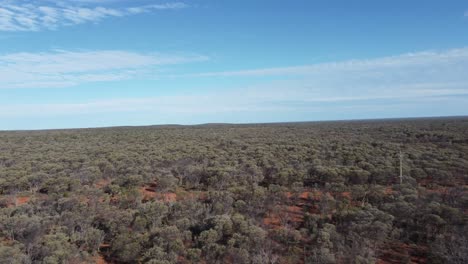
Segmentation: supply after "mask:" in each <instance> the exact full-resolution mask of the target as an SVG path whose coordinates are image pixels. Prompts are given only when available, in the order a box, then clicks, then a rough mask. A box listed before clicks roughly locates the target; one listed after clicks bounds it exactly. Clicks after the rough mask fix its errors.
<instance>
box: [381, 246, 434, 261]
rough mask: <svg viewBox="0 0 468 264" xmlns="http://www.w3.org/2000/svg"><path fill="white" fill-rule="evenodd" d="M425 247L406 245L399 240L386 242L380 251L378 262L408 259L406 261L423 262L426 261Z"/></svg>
mask: <svg viewBox="0 0 468 264" xmlns="http://www.w3.org/2000/svg"><path fill="white" fill-rule="evenodd" d="M426 251H427V248H425V247H421V246H416V245H408V244H404V243H401V242H394V243H387V244H386V245H385V248H383V249H382V250H381V251H380V257H379V259H378V260H377V263H378V264H397V263H403V262H406V261H408V263H414V264H423V263H426V262H427V259H426V257H424V256H425V255H426Z"/></svg>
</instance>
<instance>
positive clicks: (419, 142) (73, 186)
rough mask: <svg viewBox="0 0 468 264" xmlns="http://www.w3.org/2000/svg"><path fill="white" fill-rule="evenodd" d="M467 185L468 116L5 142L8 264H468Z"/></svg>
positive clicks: (1, 213) (3, 243) (38, 135)
mask: <svg viewBox="0 0 468 264" xmlns="http://www.w3.org/2000/svg"><path fill="white" fill-rule="evenodd" d="M400 151H401V153H402V154H403V176H404V177H403V183H400V179H399V173H400V172H399V166H400V159H399V153H400ZM467 183H468V119H467V118H437V119H405V120H375V121H352V122H314V123H284V124H258V125H223V124H212V125H202V126H155V127H119V128H104V129H80V130H49V131H21V132H20V131H17V132H13V131H12V132H0V263H468V248H467V247H468V239H467V234H468V230H467V229H468V228H467V219H468V217H467V212H468V211H467V209H468V186H467Z"/></svg>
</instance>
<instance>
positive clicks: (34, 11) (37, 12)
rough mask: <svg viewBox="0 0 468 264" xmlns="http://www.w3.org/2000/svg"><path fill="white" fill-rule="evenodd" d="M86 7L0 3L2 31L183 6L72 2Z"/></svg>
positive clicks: (53, 26) (94, 20) (54, 26)
mask: <svg viewBox="0 0 468 264" xmlns="http://www.w3.org/2000/svg"><path fill="white" fill-rule="evenodd" d="M73 2H81V3H87V4H85V5H82V4H81V5H76V4H73V3H70V2H67V3H64V2H63V1H57V2H55V3H49V4H43V3H40V2H39V1H28V2H26V3H25V1H9V0H3V1H1V0H0V31H40V30H54V29H57V28H59V27H62V26H71V25H78V24H84V23H97V22H99V21H101V20H103V19H106V18H111V17H124V16H130V15H136V14H141V13H149V12H153V11H156V10H168V9H182V8H186V7H188V5H187V4H185V3H181V2H174V3H164V4H152V5H143V6H130V7H120V8H110V7H104V6H97V5H96V4H98V3H100V2H101V1H85V2H83V1H73Z"/></svg>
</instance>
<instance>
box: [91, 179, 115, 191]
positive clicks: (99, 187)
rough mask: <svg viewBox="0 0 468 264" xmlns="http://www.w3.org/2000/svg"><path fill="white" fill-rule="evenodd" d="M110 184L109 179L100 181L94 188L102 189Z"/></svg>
mask: <svg viewBox="0 0 468 264" xmlns="http://www.w3.org/2000/svg"><path fill="white" fill-rule="evenodd" d="M110 183H111V179H101V180H99V181H97V182H96V183H95V184H94V186H95V187H96V188H98V189H103V188H104V187H106V186H107V185H109V184H110Z"/></svg>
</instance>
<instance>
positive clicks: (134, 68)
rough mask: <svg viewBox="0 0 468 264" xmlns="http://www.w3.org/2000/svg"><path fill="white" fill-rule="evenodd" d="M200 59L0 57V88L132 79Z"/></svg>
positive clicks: (69, 54)
mask: <svg viewBox="0 0 468 264" xmlns="http://www.w3.org/2000/svg"><path fill="white" fill-rule="evenodd" d="M207 59H208V58H207V57H205V56H200V55H166V54H143V53H135V52H128V51H119V50H104V51H63V50H57V51H52V52H45V53H12V54H6V55H0V89H1V88H44V87H45V88H48V87H66V86H72V85H77V84H81V83H86V82H98V81H116V80H124V79H132V78H136V77H138V76H139V75H141V74H142V72H144V71H145V70H151V69H154V68H155V67H157V66H162V65H170V64H180V63H188V62H195V61H204V60H207Z"/></svg>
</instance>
